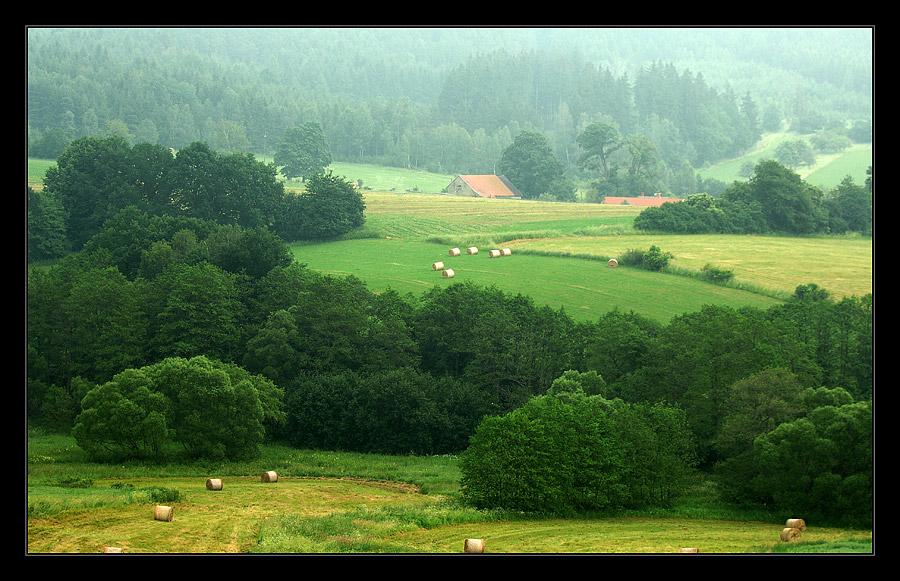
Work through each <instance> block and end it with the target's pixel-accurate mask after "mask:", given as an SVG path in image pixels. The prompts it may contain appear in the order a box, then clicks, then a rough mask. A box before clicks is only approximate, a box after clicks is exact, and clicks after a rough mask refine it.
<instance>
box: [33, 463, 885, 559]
mask: <svg viewBox="0 0 900 581" xmlns="http://www.w3.org/2000/svg"><path fill="white" fill-rule="evenodd" d="M222 481H223V488H222V490H219V491H211V490H207V489H206V487H205V481H204V479H202V478H187V477H176V478H172V477H146V478H137V479H128V480H127V483H128V484H131V485H133V486H135V487H136V488H146V487H154V486H156V487H164V488H168V489H172V488H174V489H177V490H179V491H180V492H181V498H180V499H179V500H178V501H175V502H170V503H166V504H167V505H168V506H169V507H170V508H171V509H172V511H173V517H172V520H171V521H164V520H156V519H155V518H154V508H155V506H156V505H155V504H154V503H153V502H146V501H144V502H137V503H131V504H125V505H116V504H115V503H111V502H110V501H108V500H107V502H106V503H102V502H101V503H99V505H98V506H96V507H87V506H86V507H84V508H81V509H70V510H67V511H63V512H60V513H56V514H53V515H52V516H46V517H34V518H29V520H28V552H29V553H31V554H48V553H50V554H66V553H102V552H104V550H105V548H106V547H115V548H118V549H121V550H122V552H123V553H131V554H148V553H152V554H174V553H177V554H198V553H204V554H211V553H220V554H227V553H231V554H234V553H334V552H363V553H445V554H446V553H462V552H463V548H464V543H465V539H470V538H471V539H481V540H483V541H484V544H485V553H507V554H510V553H512V554H526V553H527V554H537V553H595V554H622V553H629V554H646V553H655V554H667V553H678V552H679V551H680V549H681V548H685V547H690V548H697V549H699V552H701V553H760V552H771V551H773V550H775V549H777V548H779V546H780V545H783V544H784V543H783V542H781V541H780V539H779V533H780V532H781V530H782V528H783V524H782V523H773V522H763V521H756V520H729V519H714V518H678V517H665V516H662V517H650V516H627V517H626V516H618V517H611V518H582V519H558V518H536V519H535V518H531V519H526V518H522V517H521V516H519V517H516V518H512V519H505V518H497V516H496V515H493V514H492V513H490V512H486V513H478V512H477V511H474V510H472V509H462V508H460V507H458V506H457V505H456V504H455V503H454V502H452V501H450V500H448V499H447V498H446V497H444V496H442V495H427V494H421V493H419V492H418V491H416V490H415V489H414V488H412V487H410V486H408V485H402V484H396V483H391V482H380V481H371V480H364V479H352V478H351V479H347V478H344V479H337V478H303V477H296V476H285V475H279V478H278V481H277V482H274V483H266V482H262V480H261V479H260V478H259V477H258V476H231V477H227V476H226V477H223V478H222ZM122 482H123V481H122V480H117V479H103V480H98V481H96V482H94V483H93V486H92V487H91V488H90V489H75V490H74V491H72V489H63V490H66V491H71V493H72V494H80V495H83V496H98V495H104V496H107V497H108V496H109V495H111V494H115V493H117V492H116V491H112V489H111V488H110V487H111V486H112V485H113V484H116V483H122ZM52 488H53V487H51V486H32V487H29V498H33V497H43V498H47V497H52V496H53V495H54V494H59V492H56V493H54V492H52V490H51V489H52ZM58 490H60V489H58V488H57V491H58ZM442 521H446V523H443V522H442ZM871 538H872V534H871V531H851V530H846V529H839V528H832V527H817V526H809V527H808V528H807V530H806V531H804V533H803V535H802V537H801V538H800V539H798V540H797V541H795V542H794V543H792V544H794V545H798V546H799V545H803V544H812V545H809V546H810V547H811V548H813V549H814V548H815V545H814V544H815V543H839V542H846V541H849V540H862V541H864V542H865V541H866V540H868V541H871ZM864 545H865V543H864ZM863 550H866V549H865V546H864V548H863ZM869 550H870V549H869Z"/></svg>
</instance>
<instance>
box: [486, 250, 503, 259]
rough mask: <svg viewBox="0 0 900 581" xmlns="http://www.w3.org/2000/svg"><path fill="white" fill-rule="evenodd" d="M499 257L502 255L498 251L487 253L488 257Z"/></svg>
mask: <svg viewBox="0 0 900 581" xmlns="http://www.w3.org/2000/svg"><path fill="white" fill-rule="evenodd" d="M501 255H502V253H501V252H500V251H499V250H491V251H490V252H488V256H490V257H491V258H497V257H498V256H501Z"/></svg>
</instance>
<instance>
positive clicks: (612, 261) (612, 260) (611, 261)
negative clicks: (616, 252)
mask: <svg viewBox="0 0 900 581" xmlns="http://www.w3.org/2000/svg"><path fill="white" fill-rule="evenodd" d="M606 265H607V266H609V267H610V268H615V267H617V266H619V261H618V260H616V259H615V258H610V259H609V262H607V263H606Z"/></svg>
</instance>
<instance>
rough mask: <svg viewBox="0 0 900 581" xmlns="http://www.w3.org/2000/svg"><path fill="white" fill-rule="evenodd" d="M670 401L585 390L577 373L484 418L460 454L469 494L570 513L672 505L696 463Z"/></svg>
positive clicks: (484, 502)
mask: <svg viewBox="0 0 900 581" xmlns="http://www.w3.org/2000/svg"><path fill="white" fill-rule="evenodd" d="M691 458H692V453H691V444H690V436H689V432H688V430H687V427H686V424H685V423H684V418H683V415H682V414H681V413H680V412H678V411H677V410H676V409H674V408H664V407H662V406H644V405H638V406H631V405H627V404H624V403H623V402H621V401H620V400H607V399H604V398H603V397H602V396H599V395H594V396H588V395H585V393H584V391H583V390H582V389H581V388H580V386H579V384H578V380H577V376H571V377H570V378H569V379H567V380H566V382H565V383H563V384H554V390H553V393H552V394H548V395H544V396H536V397H533V398H531V399H529V400H528V402H526V403H525V405H523V406H522V407H520V408H518V409H516V410H514V411H512V412H510V413H508V414H506V415H504V416H490V417H487V418H485V420H484V421H483V422H482V423H481V424H479V426H478V428H477V429H476V431H475V434H474V435H473V436H472V438H471V441H470V445H469V447H468V448H467V449H466V450H465V452H463V454H462V455H461V456H460V469H461V471H462V477H461V480H460V484H461V487H462V491H463V495H464V497H465V498H466V499H467V500H468V501H469V502H471V503H472V504H474V505H475V506H477V507H481V508H506V509H512V510H524V511H537V512H548V513H557V514H566V513H572V512H577V511H586V510H602V509H607V508H620V507H629V506H639V505H666V504H668V503H669V502H671V501H672V500H673V499H674V498H676V497H677V496H678V494H680V492H681V490H682V487H683V486H684V483H685V477H686V476H687V475H688V474H689V473H690V470H691V463H692V460H691Z"/></svg>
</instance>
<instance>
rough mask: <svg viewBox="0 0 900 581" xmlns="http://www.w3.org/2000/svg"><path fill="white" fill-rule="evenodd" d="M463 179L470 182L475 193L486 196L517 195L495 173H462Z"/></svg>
mask: <svg viewBox="0 0 900 581" xmlns="http://www.w3.org/2000/svg"><path fill="white" fill-rule="evenodd" d="M459 177H460V178H461V179H462V180H463V181H465V182H466V183H467V184H469V187H471V188H472V189H473V190H475V193H476V194H478V195H479V196H484V197H485V198H496V197H498V196H509V197H512V196H515V194H514V193H513V192H512V191H511V190H510V189H509V188H508V187H507V186H506V184H504V183H503V181H502V180H501V179H500V177H499V176H495V175H461V176H459Z"/></svg>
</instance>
